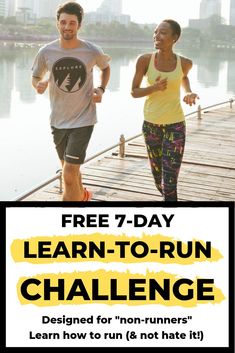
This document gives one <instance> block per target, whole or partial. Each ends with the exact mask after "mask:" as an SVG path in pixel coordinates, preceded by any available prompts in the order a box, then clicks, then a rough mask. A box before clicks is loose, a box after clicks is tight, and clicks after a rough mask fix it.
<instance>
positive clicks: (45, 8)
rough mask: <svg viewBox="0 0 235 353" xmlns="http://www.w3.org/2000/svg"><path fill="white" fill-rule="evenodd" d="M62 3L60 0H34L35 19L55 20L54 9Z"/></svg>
mask: <svg viewBox="0 0 235 353" xmlns="http://www.w3.org/2000/svg"><path fill="white" fill-rule="evenodd" d="M62 2H63V1H62V0H50V1H48V0H40V1H39V0H36V1H35V6H34V11H35V14H36V18H45V17H47V18H55V16H56V9H57V7H58V5H60V4H61V3H62Z"/></svg>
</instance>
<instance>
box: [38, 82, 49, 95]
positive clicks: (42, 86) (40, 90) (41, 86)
mask: <svg viewBox="0 0 235 353" xmlns="http://www.w3.org/2000/svg"><path fill="white" fill-rule="evenodd" d="M47 87H48V80H46V81H39V82H38V83H37V86H36V91H37V93H38V94H43V93H44V92H45V91H46V89H47Z"/></svg>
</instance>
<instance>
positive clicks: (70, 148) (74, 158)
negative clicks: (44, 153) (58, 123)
mask: <svg viewBox="0 0 235 353" xmlns="http://www.w3.org/2000/svg"><path fill="white" fill-rule="evenodd" d="M51 129H52V135H53V138H54V143H55V146H56V150H57V153H58V156H59V159H60V160H61V161H66V162H68V163H71V164H83V163H84V161H85V158H86V150H87V147H88V143H89V141H90V138H91V135H92V132H93V129H94V126H85V127H79V128H76V129H57V128H55V127H53V126H52V127H51Z"/></svg>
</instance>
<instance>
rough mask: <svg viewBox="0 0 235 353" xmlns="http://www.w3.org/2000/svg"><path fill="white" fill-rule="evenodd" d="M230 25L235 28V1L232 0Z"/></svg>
mask: <svg viewBox="0 0 235 353" xmlns="http://www.w3.org/2000/svg"><path fill="white" fill-rule="evenodd" d="M229 24H230V26H235V0H230V11H229Z"/></svg>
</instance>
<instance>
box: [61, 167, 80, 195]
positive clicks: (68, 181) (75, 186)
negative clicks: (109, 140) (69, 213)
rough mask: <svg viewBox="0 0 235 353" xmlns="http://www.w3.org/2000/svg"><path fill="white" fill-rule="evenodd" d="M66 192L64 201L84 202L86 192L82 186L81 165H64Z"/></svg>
mask: <svg viewBox="0 0 235 353" xmlns="http://www.w3.org/2000/svg"><path fill="white" fill-rule="evenodd" d="M63 179H64V192H63V201H82V200H84V195H85V191H84V188H83V185H82V178H81V173H80V165H78V164H71V163H68V162H64V163H63Z"/></svg>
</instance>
